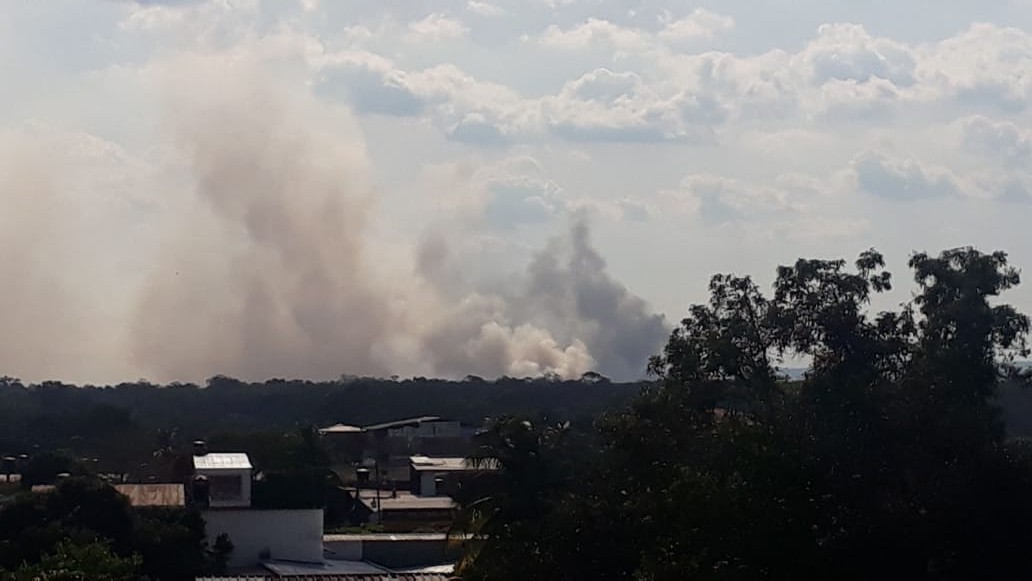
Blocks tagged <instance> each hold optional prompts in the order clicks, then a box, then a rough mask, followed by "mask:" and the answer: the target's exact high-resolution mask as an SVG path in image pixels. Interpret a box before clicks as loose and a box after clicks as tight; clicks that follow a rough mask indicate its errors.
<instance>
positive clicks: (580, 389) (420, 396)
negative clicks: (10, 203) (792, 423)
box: [0, 374, 641, 472]
mask: <svg viewBox="0 0 1032 581" xmlns="http://www.w3.org/2000/svg"><path fill="white" fill-rule="evenodd" d="M640 389H641V386H640V384H621V383H611V382H609V381H607V380H606V379H605V378H602V377H600V376H597V375H594V374H588V375H587V376H586V377H584V378H583V379H581V380H578V381H557V380H554V379H534V380H531V379H515V378H502V379H498V380H494V381H487V380H483V379H480V378H475V377H470V378H467V379H466V380H463V381H446V380H434V379H424V378H417V379H410V380H392V379H372V378H345V379H341V380H339V381H330V382H311V381H300V380H296V381H291V380H282V379H273V380H269V381H266V382H262V383H245V382H241V381H238V380H235V379H232V378H228V377H214V378H212V379H210V380H208V381H207V382H206V384H205V385H203V386H196V385H180V384H173V385H168V386H157V385H153V384H149V383H146V382H140V383H131V384H130V383H126V384H121V385H118V386H112V387H103V388H100V387H91V386H84V387H76V386H72V385H67V384H60V383H56V382H46V383H42V384H38V385H29V386H25V385H22V384H21V383H20V382H18V381H17V380H14V379H11V378H6V379H4V380H2V381H0V454H22V453H30V454H31V453H39V452H42V451H47V450H66V451H68V452H70V453H72V454H74V455H76V456H80V457H90V458H97V464H98V465H97V466H95V467H94V468H95V469H97V470H100V471H129V472H131V471H132V470H133V469H134V468H135V467H137V466H138V465H139V464H140V462H141V461H144V460H146V459H147V458H148V457H149V456H151V455H152V454H153V453H155V452H156V451H160V450H163V449H166V448H169V447H176V448H178V449H182V447H183V445H184V444H188V443H189V441H190V440H191V439H193V438H208V439H212V440H215V441H216V442H224V443H225V444H226V445H233V444H235V443H246V442H248V441H251V442H254V441H255V440H256V439H261V438H266V439H272V440H274V439H276V438H277V437H278V435H279V434H283V433H287V432H289V433H293V432H295V431H296V428H297V427H298V426H306V425H314V426H325V425H331V424H335V423H337V422H344V423H351V424H355V425H368V424H372V423H376V422H382V421H389V420H395V419H400V418H405V417H416V416H422V415H428V414H431V415H440V416H444V417H450V418H454V419H458V420H461V421H464V422H467V423H469V424H471V425H481V424H482V423H483V421H484V418H486V417H489V416H491V417H496V416H499V415H503V414H521V415H532V416H539V415H550V416H556V417H566V418H575V419H580V420H582V423H585V424H590V422H591V420H592V419H593V418H594V417H596V416H598V415H599V414H600V413H602V412H603V411H605V410H611V409H617V408H619V407H622V406H623V405H626V403H627V402H628V401H630V399H631V398H632V397H633V396H635V395H636V394H637V393H638V392H639V391H640ZM262 434H265V435H264V436H263V435H262Z"/></svg>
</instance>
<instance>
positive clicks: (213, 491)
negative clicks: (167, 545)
mask: <svg viewBox="0 0 1032 581" xmlns="http://www.w3.org/2000/svg"><path fill="white" fill-rule="evenodd" d="M193 466H194V479H193V482H194V498H195V500H198V501H199V502H200V504H201V505H202V506H203V507H204V510H203V511H202V516H203V517H204V521H205V531H206V533H207V536H208V538H209V539H215V538H217V537H218V536H219V535H226V536H228V537H229V540H230V541H231V542H232V543H233V552H232V553H231V554H230V562H229V565H230V566H231V567H235V568H238V567H255V566H259V565H260V564H261V563H264V562H268V561H271V560H283V561H295V562H300V563H322V562H323V547H322V532H323V510H322V509H321V508H320V509H286V510H260V509H257V508H254V507H252V506H251V484H252V472H253V467H252V466H251V460H250V458H248V456H247V454H241V453H221V452H220V453H216V452H208V450H207V447H206V446H205V445H204V443H203V442H195V443H194V456H193Z"/></svg>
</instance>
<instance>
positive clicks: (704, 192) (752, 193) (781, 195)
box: [666, 174, 800, 224]
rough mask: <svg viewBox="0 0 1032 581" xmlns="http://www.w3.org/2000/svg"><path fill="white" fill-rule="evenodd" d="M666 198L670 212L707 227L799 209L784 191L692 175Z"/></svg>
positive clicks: (708, 175) (705, 175)
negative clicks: (689, 216)
mask: <svg viewBox="0 0 1032 581" xmlns="http://www.w3.org/2000/svg"><path fill="white" fill-rule="evenodd" d="M666 197H667V198H668V200H670V202H671V204H672V206H673V207H674V208H677V209H680V210H681V211H684V212H687V213H690V214H696V215H698V216H699V218H700V219H702V221H703V222H705V223H709V224H727V223H730V222H736V221H739V220H742V219H745V218H750V217H756V216H758V215H770V214H774V213H780V212H792V211H797V210H799V209H800V205H799V204H798V202H797V201H796V200H795V199H794V196H793V193H792V191H791V190H790V189H788V188H781V187H777V186H764V185H756V184H749V183H745V182H742V181H740V180H737V179H734V178H728V177H724V176H718V175H713V174H693V175H689V176H686V177H685V178H684V179H682V180H681V184H680V188H678V189H677V190H673V191H669V192H667V193H666Z"/></svg>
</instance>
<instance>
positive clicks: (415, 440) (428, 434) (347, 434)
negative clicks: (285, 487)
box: [319, 416, 475, 475]
mask: <svg viewBox="0 0 1032 581" xmlns="http://www.w3.org/2000/svg"><path fill="white" fill-rule="evenodd" d="M474 432H475V430H474V429H473V428H470V427H467V426H463V425H462V423H461V422H459V421H457V420H449V419H445V418H441V417H439V416H420V417H416V418H408V419H402V420H396V421H391V422H384V423H379V424H372V425H368V426H365V427H361V428H360V427H358V426H353V425H349V424H335V425H332V426H328V427H325V428H322V429H320V430H319V433H320V434H322V435H323V436H324V437H325V438H326V442H327V444H328V445H329V446H330V448H331V449H332V450H333V451H334V452H335V453H336V454H337V455H338V457H340V458H341V459H342V460H344V461H346V462H361V461H363V460H375V461H378V462H380V463H381V464H382V466H381V469H383V470H384V471H385V472H386V471H388V465H394V464H397V465H398V466H399V467H400V468H401V469H402V471H403V472H402V474H403V475H405V474H406V473H405V472H404V471H405V469H407V458H408V457H409V456H411V455H413V454H426V455H432V456H461V455H466V454H469V453H470V452H471V451H472V439H473V434H474ZM392 460H397V461H398V462H392Z"/></svg>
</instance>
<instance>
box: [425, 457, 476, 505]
mask: <svg viewBox="0 0 1032 581" xmlns="http://www.w3.org/2000/svg"><path fill="white" fill-rule="evenodd" d="M495 469H496V465H495V463H493V462H482V463H479V464H478V463H475V462H473V461H471V460H470V459H468V458H431V457H428V456H412V457H411V458H409V471H410V476H409V484H410V487H411V491H412V493H413V494H417V495H419V496H424V497H432V496H442V495H452V494H454V493H455V490H456V488H457V487H458V485H459V483H460V482H461V480H462V479H463V478H466V477H469V476H472V475H475V474H478V473H482V472H485V471H493V470H495Z"/></svg>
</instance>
